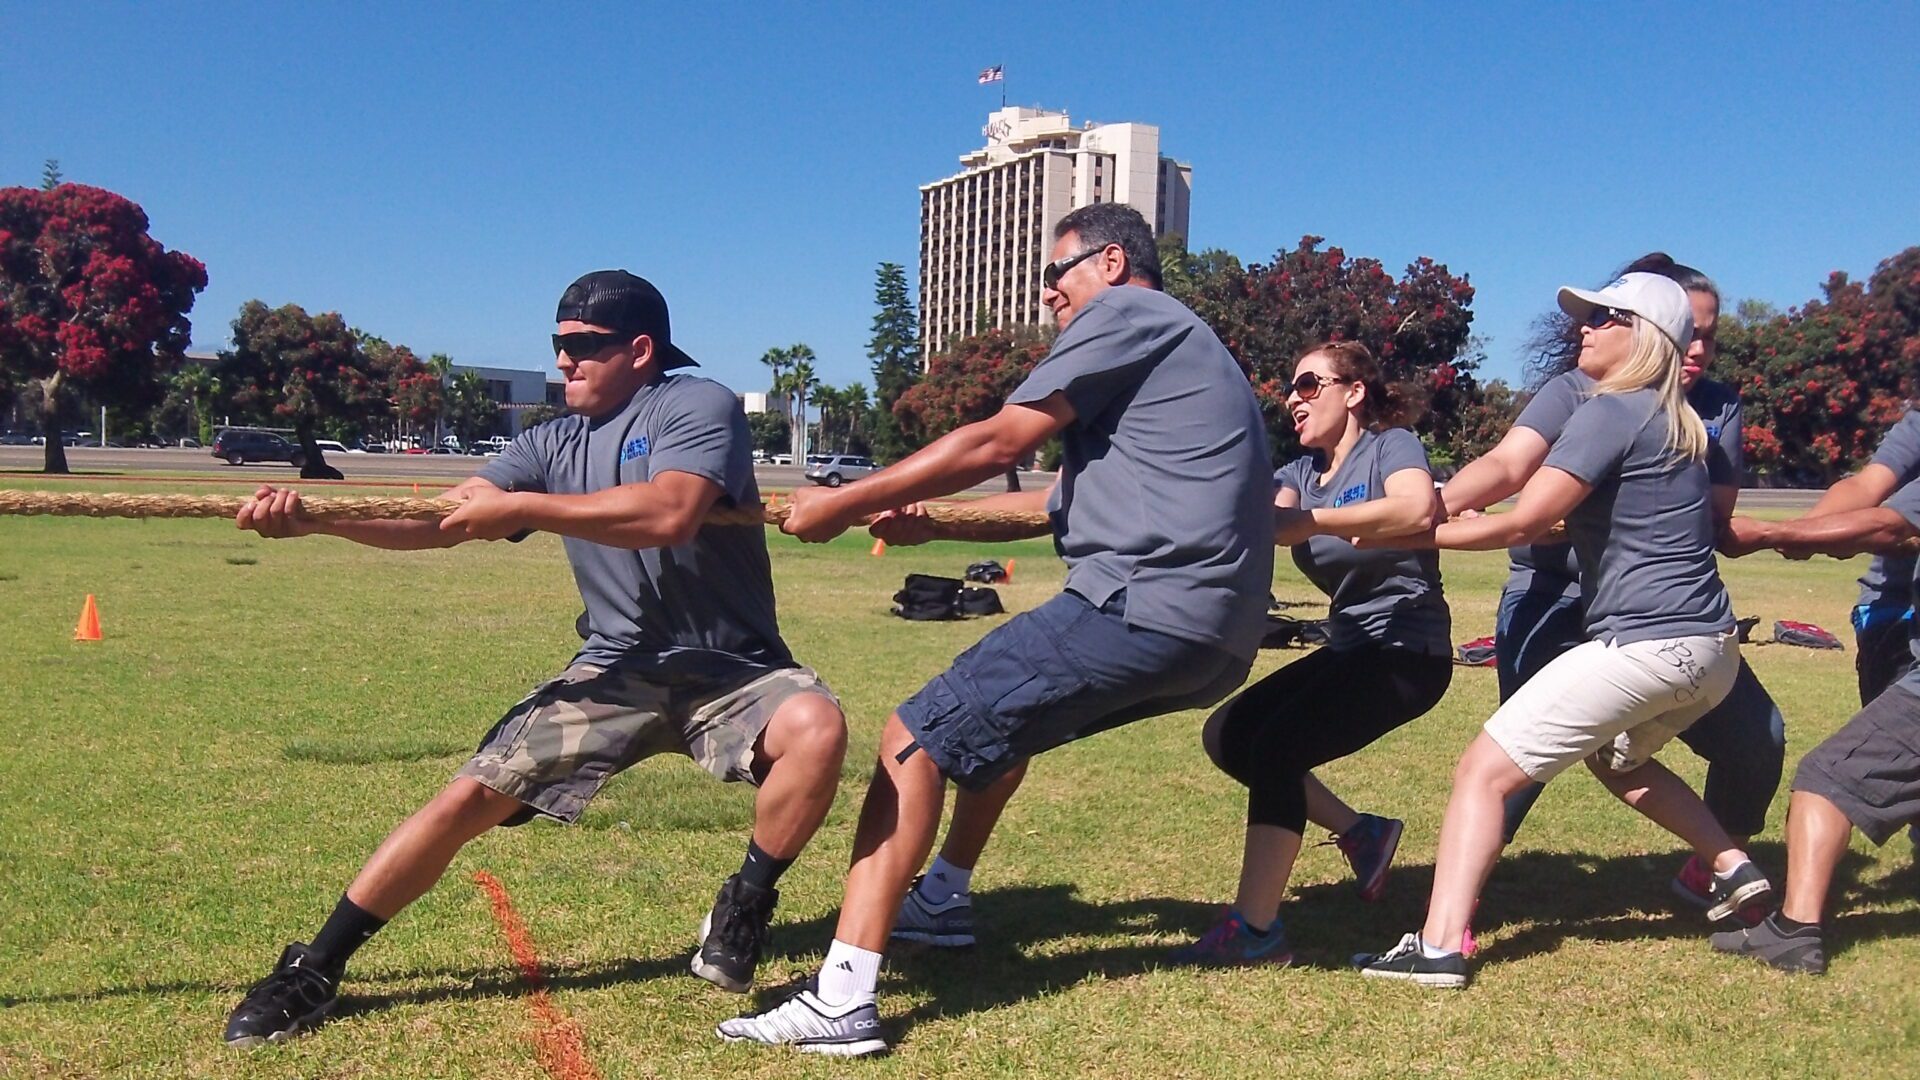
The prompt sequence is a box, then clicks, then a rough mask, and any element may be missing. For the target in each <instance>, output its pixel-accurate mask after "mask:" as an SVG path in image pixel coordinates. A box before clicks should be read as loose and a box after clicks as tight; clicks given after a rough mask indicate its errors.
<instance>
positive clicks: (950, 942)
mask: <svg viewBox="0 0 1920 1080" xmlns="http://www.w3.org/2000/svg"><path fill="white" fill-rule="evenodd" d="M893 939H894V940H895V941H917V942H920V943H921V944H922V945H932V946H935V947H936V948H942V949H964V948H969V947H971V946H972V945H973V943H974V937H973V894H972V893H964V892H958V893H954V894H953V895H952V896H949V897H947V898H946V899H945V900H942V901H940V902H939V903H937V904H936V903H934V902H933V901H931V900H928V899H927V898H926V897H924V896H922V895H920V880H919V879H918V878H915V879H914V882H913V888H911V889H908V890H907V898H906V899H905V900H902V901H901V902H900V914H899V916H898V917H896V918H895V919H894V920H893Z"/></svg>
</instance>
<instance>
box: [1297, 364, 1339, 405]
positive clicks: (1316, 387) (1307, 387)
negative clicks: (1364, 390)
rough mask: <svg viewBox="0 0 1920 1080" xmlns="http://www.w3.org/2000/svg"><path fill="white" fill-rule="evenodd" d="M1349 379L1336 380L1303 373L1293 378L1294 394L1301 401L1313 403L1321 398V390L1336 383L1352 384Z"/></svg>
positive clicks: (1308, 372) (1306, 372)
mask: <svg viewBox="0 0 1920 1080" xmlns="http://www.w3.org/2000/svg"><path fill="white" fill-rule="evenodd" d="M1350 381H1351V380H1349V379H1334V378H1329V377H1326V376H1322V375H1316V374H1314V373H1313V372H1311V371H1303V372H1301V373H1300V374H1298V375H1295V376H1294V377H1293V392H1294V394H1295V395H1296V396H1298V397H1299V398H1300V400H1301V401H1312V400H1313V399H1314V398H1317V397H1319V396H1320V388H1321V387H1324V386H1332V385H1333V384H1334V383H1343V382H1350Z"/></svg>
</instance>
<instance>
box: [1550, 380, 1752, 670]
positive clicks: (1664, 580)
mask: <svg viewBox="0 0 1920 1080" xmlns="http://www.w3.org/2000/svg"><path fill="white" fill-rule="evenodd" d="M1546 464H1547V465H1548V466H1551V467H1553V468H1556V469H1560V470H1563V471H1565V472H1568V473H1571V474H1572V475H1574V476H1576V477H1578V478H1579V479H1581V480H1583V481H1585V482H1586V483H1587V484H1589V485H1591V486H1592V488H1593V491H1592V492H1591V493H1590V494H1588V496H1587V497H1586V498H1585V499H1584V500H1582V501H1581V503H1580V505H1579V506H1576V507H1574V508H1573V511H1572V512H1571V513H1569V514H1568V515H1567V532H1568V535H1569V536H1570V537H1571V538H1572V540H1573V549H1574V552H1575V553H1576V554H1577V555H1578V556H1579V558H1580V579H1581V581H1582V583H1583V584H1584V585H1585V594H1586V606H1587V618H1586V627H1587V633H1588V636H1589V637H1590V638H1593V639H1595V640H1599V641H1607V642H1614V643H1626V642H1633V641H1646V640H1650V639H1653V638H1664V637H1684V636H1688V635H1693V634H1711V633H1719V632H1722V631H1726V630H1731V629H1733V608H1732V606H1731V604H1730V602H1729V601H1728V599H1727V590H1726V587H1725V586H1724V585H1722V584H1721V582H1720V571H1719V569H1718V567H1717V566H1716V565H1715V564H1714V554H1713V539H1714V536H1713V509H1712V485H1711V483H1710V482H1709V480H1708V478H1707V468H1706V465H1705V463H1703V462H1699V461H1688V460H1684V459H1679V458H1676V457H1675V456H1674V455H1673V453H1672V451H1670V450H1669V449H1668V448H1667V425H1666V418H1665V413H1664V412H1663V410H1662V409H1661V408H1660V397H1659V394H1658V393H1656V392H1655V391H1653V390H1632V391H1628V392H1625V393H1617V394H1597V395H1595V396H1593V397H1591V398H1589V399H1588V400H1587V401H1586V403H1585V404H1583V405H1581V406H1580V408H1579V409H1578V410H1576V411H1575V412H1574V414H1573V418H1572V419H1570V420H1568V421H1567V426H1566V428H1565V430H1563V431H1561V433H1560V437H1559V438H1558V439H1556V440H1554V443H1553V448H1552V449H1551V450H1549V451H1548V452H1547V461H1546Z"/></svg>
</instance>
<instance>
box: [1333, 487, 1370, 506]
mask: <svg viewBox="0 0 1920 1080" xmlns="http://www.w3.org/2000/svg"><path fill="white" fill-rule="evenodd" d="M1366 498H1367V485H1365V484H1355V485H1353V486H1352V487H1350V488H1348V489H1347V490H1345V491H1343V492H1341V493H1340V494H1338V495H1335V496H1334V497H1333V505H1335V506H1345V505H1347V504H1348V503H1351V502H1365V501H1366Z"/></svg>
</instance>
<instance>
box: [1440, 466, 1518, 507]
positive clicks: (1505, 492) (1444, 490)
mask: <svg viewBox="0 0 1920 1080" xmlns="http://www.w3.org/2000/svg"><path fill="white" fill-rule="evenodd" d="M1526 482H1527V477H1526V475H1525V474H1524V473H1523V472H1522V471H1521V470H1520V468H1519V467H1518V465H1517V463H1515V462H1514V461H1512V460H1510V459H1508V458H1507V457H1506V456H1505V455H1502V454H1498V453H1490V454H1485V455H1482V456H1480V457H1477V458H1475V459H1473V460H1472V461H1469V462H1468V463H1467V464H1466V466H1465V467H1464V468H1462V469H1461V470H1460V471H1459V472H1457V473H1454V474H1453V479H1451V480H1448V481H1447V482H1446V484H1445V485H1443V486H1442V487H1441V489H1440V501H1441V502H1443V503H1445V504H1446V507H1447V515H1448V516H1449V517H1451V516H1453V515H1455V514H1458V513H1460V512H1461V511H1463V510H1485V509H1486V508H1487V507H1489V506H1492V505H1493V504H1494V503H1497V502H1499V501H1500V500H1501V499H1505V498H1508V497H1510V496H1512V495H1513V494H1514V493H1515V492H1517V491H1519V490H1520V488H1521V486H1522V485H1524V484H1525V483H1526Z"/></svg>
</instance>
